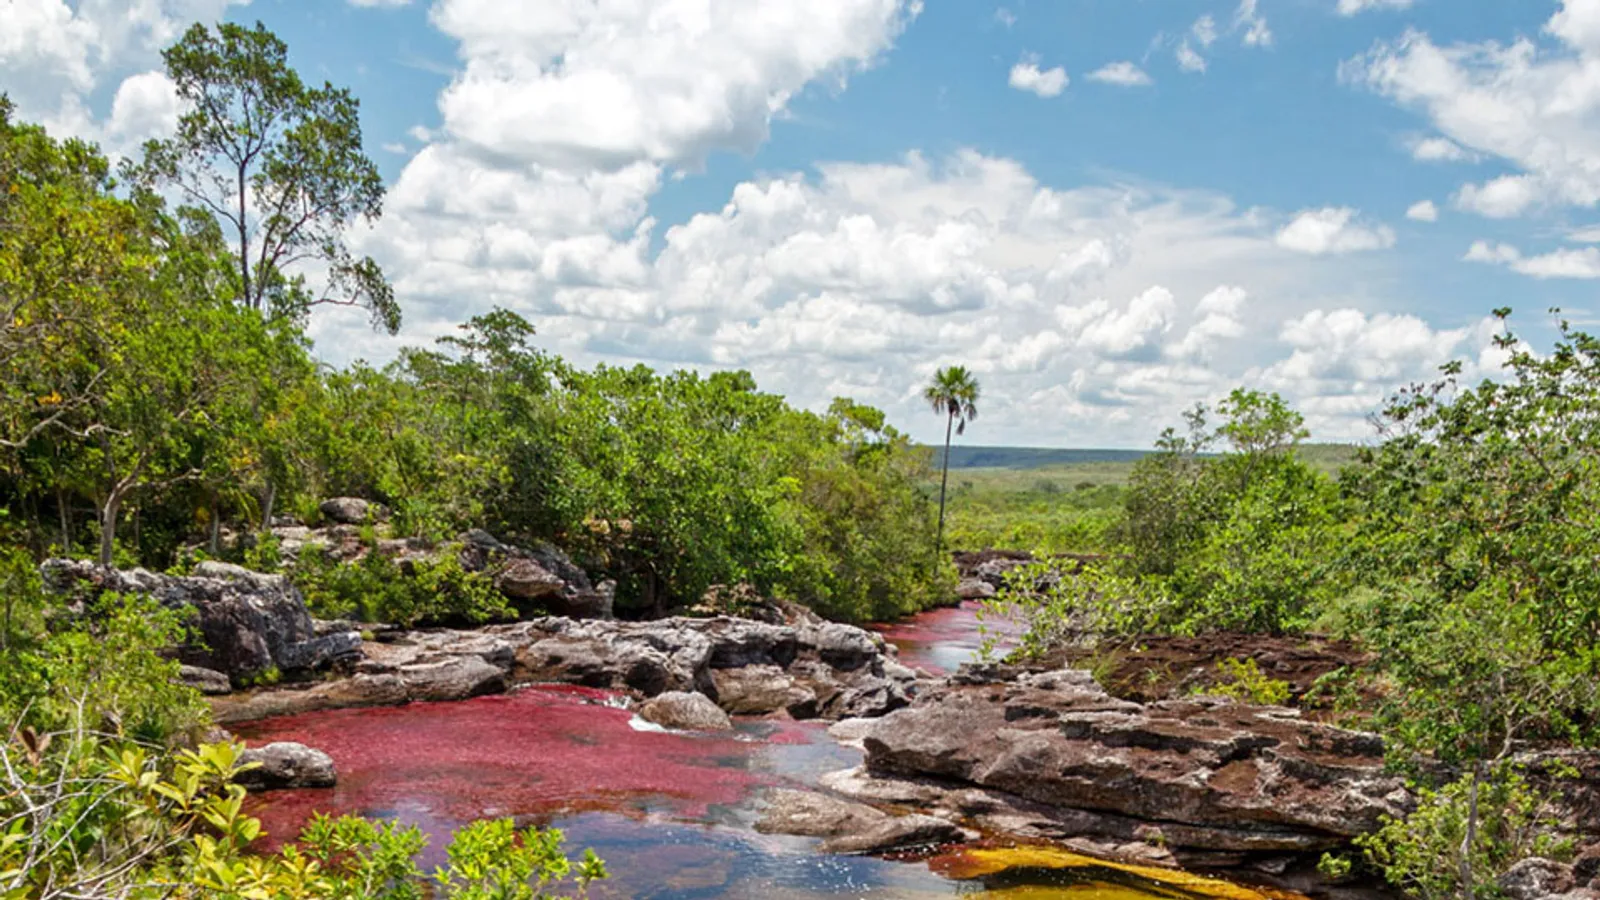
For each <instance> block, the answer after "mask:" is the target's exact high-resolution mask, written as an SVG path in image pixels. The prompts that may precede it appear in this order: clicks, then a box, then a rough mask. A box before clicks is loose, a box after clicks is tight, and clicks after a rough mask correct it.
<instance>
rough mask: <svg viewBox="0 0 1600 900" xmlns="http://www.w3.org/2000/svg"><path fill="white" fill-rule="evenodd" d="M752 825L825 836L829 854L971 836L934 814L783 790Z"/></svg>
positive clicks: (768, 830) (779, 831) (769, 799)
mask: <svg viewBox="0 0 1600 900" xmlns="http://www.w3.org/2000/svg"><path fill="white" fill-rule="evenodd" d="M755 827H756V831H759V832H761V833H762V834H794V835H801V836H804V837H821V838H827V839H828V840H826V841H824V842H823V844H822V848H821V849H822V850H823V851H824V852H827V853H882V852H886V851H889V850H900V849H906V848H909V847H917V846H928V845H933V844H947V843H953V842H956V841H963V840H970V839H972V838H973V837H974V836H975V835H973V834H972V833H971V832H968V831H965V830H964V829H962V828H960V827H959V826H956V825H954V824H952V823H950V822H946V821H944V820H943V819H936V818H933V817H932V816H924V815H915V814H914V815H907V816H891V815H889V814H888V813H885V812H883V811H882V810H878V809H874V808H873V807H871V806H867V805H866V804H864V803H855V802H852V801H849V800H841V799H839V798H837V797H830V796H828V795H826V794H819V793H814V792H811V791H795V790H787V789H779V790H774V791H772V792H771V793H770V794H768V796H767V808H766V809H765V810H764V811H763V812H762V814H761V819H760V820H759V821H757V822H756V826H755Z"/></svg>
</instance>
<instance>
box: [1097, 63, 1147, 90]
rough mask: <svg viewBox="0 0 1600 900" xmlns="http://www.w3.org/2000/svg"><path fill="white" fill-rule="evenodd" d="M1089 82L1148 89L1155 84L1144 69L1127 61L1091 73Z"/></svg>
mask: <svg viewBox="0 0 1600 900" xmlns="http://www.w3.org/2000/svg"><path fill="white" fill-rule="evenodd" d="M1089 80H1090V81H1099V82H1102V83H1104V84H1115V85H1118V86H1120V87H1146V86H1149V85H1151V84H1154V83H1155V82H1154V81H1152V80H1151V79H1150V76H1149V74H1147V73H1146V72H1145V71H1144V70H1143V69H1141V68H1139V67H1138V66H1136V65H1134V64H1133V63H1131V62H1128V61H1126V60H1124V61H1121V62H1114V63H1108V64H1106V65H1104V66H1101V67H1100V68H1098V69H1096V70H1094V71H1093V72H1090V73H1089Z"/></svg>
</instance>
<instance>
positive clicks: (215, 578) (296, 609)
mask: <svg viewBox="0 0 1600 900" xmlns="http://www.w3.org/2000/svg"><path fill="white" fill-rule="evenodd" d="M41 571H42V573H43V575H44V579H45V583H46V584H47V585H49V586H50V587H51V589H53V590H55V591H57V592H59V593H62V594H65V595H69V596H79V595H88V596H97V595H99V594H101V593H109V592H115V593H121V594H145V595H148V596H150V597H153V598H155V599H156V600H157V601H158V602H159V603H161V604H162V605H163V606H166V607H168V608H170V609H174V610H179V611H183V612H185V613H186V614H188V616H189V625H190V627H191V630H192V631H193V633H194V635H193V639H192V640H191V641H190V642H189V643H186V644H184V645H182V646H180V647H178V648H177V650H176V656H177V658H178V660H179V661H180V662H182V663H184V664H186V665H190V666H196V667H199V668H204V669H211V670H213V671H216V672H221V673H223V674H224V675H226V676H228V678H229V679H230V680H231V681H232V683H233V684H235V685H242V684H246V683H249V682H250V681H252V680H254V679H256V678H257V677H259V676H262V675H264V674H267V673H268V672H270V671H272V670H274V669H276V670H278V671H279V672H281V673H296V672H306V671H311V670H316V669H324V668H327V667H328V666H331V665H333V664H334V663H337V662H341V661H348V660H353V659H354V658H356V657H357V656H358V655H359V651H360V646H361V636H360V635H359V634H354V633H348V632H347V633H339V634H329V635H323V636H318V634H317V630H316V626H315V624H314V623H313V622H312V620H311V614H310V613H309V612H307V611H306V604H305V599H304V598H303V597H301V596H300V591H299V590H298V589H296V588H295V586H294V585H293V584H291V583H290V582H289V580H288V579H287V578H285V577H284V576H282V575H265V574H262V573H259V572H252V571H250V570H248V569H243V568H240V567H239V566H234V565H228V564H227V563H219V562H204V563H201V564H200V565H198V566H196V567H195V571H194V574H193V575H190V576H188V577H176V576H171V575H161V574H157V573H154V572H149V571H147V570H144V569H129V570H118V569H103V568H101V567H99V566H97V565H95V564H94V563H92V562H88V561H77V560H65V559H53V560H48V561H46V562H45V563H44V564H43V566H42V567H41Z"/></svg>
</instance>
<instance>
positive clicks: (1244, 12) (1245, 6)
mask: <svg viewBox="0 0 1600 900" xmlns="http://www.w3.org/2000/svg"><path fill="white" fill-rule="evenodd" d="M1256 5H1257V0H1239V8H1238V9H1237V10H1235V11H1234V13H1233V27H1234V30H1235V31H1243V32H1244V38H1243V40H1244V43H1245V46H1247V47H1270V46H1271V45H1272V29H1271V28H1268V27H1267V17H1266V16H1263V15H1262V14H1261V13H1260V12H1259V11H1258V10H1257V9H1256Z"/></svg>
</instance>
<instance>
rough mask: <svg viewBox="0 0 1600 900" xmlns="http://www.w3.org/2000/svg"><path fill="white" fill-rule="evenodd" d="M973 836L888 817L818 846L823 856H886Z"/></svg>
mask: <svg viewBox="0 0 1600 900" xmlns="http://www.w3.org/2000/svg"><path fill="white" fill-rule="evenodd" d="M975 837H977V835H975V834H973V833H971V832H968V831H965V830H963V829H962V828H961V827H960V826H958V825H955V824H952V823H950V822H946V821H945V820H943V819H935V818H934V817H932V816H924V815H919V814H917V813H912V814H909V815H904V816H888V817H886V818H885V819H884V820H883V821H881V822H879V823H878V824H877V825H875V826H873V827H872V828H869V829H867V830H866V831H863V832H860V833H858V834H846V835H841V836H839V837H836V838H830V839H829V840H826V841H823V842H822V847H821V850H822V851H823V852H824V853H887V852H888V851H890V850H907V849H910V848H913V847H933V846H938V845H940V844H954V843H959V842H962V841H967V840H972V839H974V838H975Z"/></svg>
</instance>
